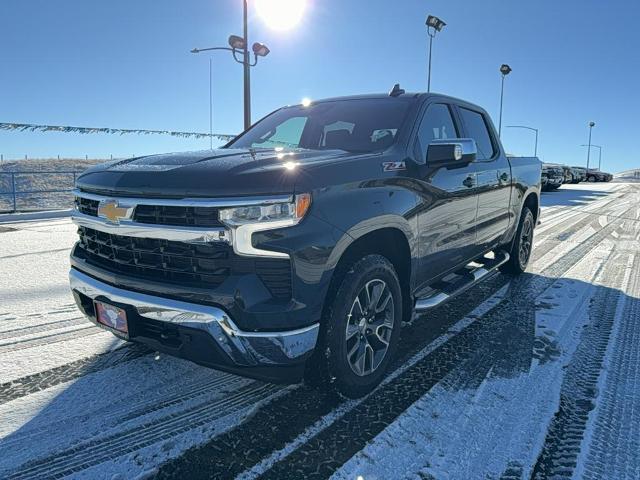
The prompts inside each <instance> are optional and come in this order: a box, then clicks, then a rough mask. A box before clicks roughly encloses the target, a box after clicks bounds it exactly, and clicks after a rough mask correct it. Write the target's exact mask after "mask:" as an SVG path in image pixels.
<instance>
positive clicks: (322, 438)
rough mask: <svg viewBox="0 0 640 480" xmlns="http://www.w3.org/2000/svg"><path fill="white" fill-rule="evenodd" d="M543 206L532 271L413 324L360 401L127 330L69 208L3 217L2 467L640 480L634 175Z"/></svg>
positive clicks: (196, 474) (74, 473)
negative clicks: (89, 291) (87, 285)
mask: <svg viewBox="0 0 640 480" xmlns="http://www.w3.org/2000/svg"><path fill="white" fill-rule="evenodd" d="M542 202H543V216H542V224H541V225H540V226H539V227H538V230H537V233H536V234H537V238H536V247H535V251H534V258H533V262H532V264H531V266H530V268H529V272H528V273H527V274H525V275H523V276H521V277H518V278H510V277H507V276H504V275H500V274H497V275H495V276H494V277H492V278H491V279H489V280H488V281H486V282H484V283H483V284H481V285H479V286H477V287H475V288H474V289H472V290H470V291H469V293H468V294H466V295H465V296H464V297H463V298H461V299H458V300H456V301H454V302H452V303H450V304H448V305H445V306H443V307H440V308H438V309H437V310H435V311H434V312H430V313H429V314H427V315H422V316H420V317H418V318H416V319H415V321H414V322H412V324H411V325H408V326H407V327H406V328H405V329H403V334H402V339H401V341H402V345H403V349H402V350H403V351H402V352H401V353H400V354H399V355H398V358H397V359H396V361H395V363H394V365H393V369H392V370H393V372H392V373H391V375H390V376H389V378H388V379H387V380H386V381H385V382H384V384H383V385H382V386H381V387H379V388H378V389H377V390H376V391H375V392H373V393H372V394H370V395H369V396H368V397H366V398H364V399H361V400H357V401H348V402H343V401H340V400H339V399H336V398H335V397H332V396H331V395H325V394H323V393H321V392H317V391H314V390H312V389H310V388H307V387H304V386H293V387H281V386H273V385H268V384H264V383H261V382H256V381H253V380H247V379H244V378H240V377H237V376H234V375H230V374H224V373H220V372H216V371H213V370H209V369H206V368H203V367H199V366H196V365H194V364H191V363H189V362H185V361H182V360H178V359H174V358H171V357H167V356H157V355H156V354H155V353H154V352H150V351H148V350H146V349H145V348H143V347H139V346H135V345H127V344H124V343H123V342H121V341H119V340H116V339H115V337H113V336H112V335H111V334H109V333H106V332H104V331H102V330H100V329H98V328H96V327H94V326H92V325H91V324H90V323H88V322H87V321H85V320H84V319H83V318H81V316H80V315H79V313H78V312H77V310H76V309H75V305H74V304H73V301H72V298H71V295H70V293H69V291H68V285H67V277H66V276H67V270H68V253H69V250H70V248H71V245H72V244H73V242H74V241H75V233H74V228H73V226H72V225H71V223H70V221H69V220H68V219H56V220H47V221H39V222H28V223H27V222H25V223H20V224H0V478H5V477H6V478H38V479H40V478H62V477H68V478H108V479H114V480H115V479H124V478H135V477H140V478H146V477H151V476H157V477H158V478H234V477H239V478H259V477H260V478H274V479H279V478H328V477H330V476H333V477H335V478H338V479H356V478H358V477H362V478H365V479H372V478H416V479H432V478H435V479H459V478H464V479H473V478H551V477H554V478H557V477H561V478H563V477H564V478H571V477H574V478H593V479H600V478H615V479H623V478H640V456H638V455H637V454H636V452H637V451H639V450H640V445H639V442H640V440H639V439H640V349H638V348H637V346H638V344H639V343H640V322H639V321H638V320H640V318H639V316H640V300H639V298H640V279H639V278H638V273H637V272H638V270H639V267H640V257H638V256H637V252H638V247H639V246H640V223H639V220H640V187H639V186H637V185H629V184H622V183H616V184H614V183H611V184H593V185H586V184H579V185H570V186H563V187H562V188H561V189H560V190H559V191H557V192H551V193H548V194H545V195H543V200H542Z"/></svg>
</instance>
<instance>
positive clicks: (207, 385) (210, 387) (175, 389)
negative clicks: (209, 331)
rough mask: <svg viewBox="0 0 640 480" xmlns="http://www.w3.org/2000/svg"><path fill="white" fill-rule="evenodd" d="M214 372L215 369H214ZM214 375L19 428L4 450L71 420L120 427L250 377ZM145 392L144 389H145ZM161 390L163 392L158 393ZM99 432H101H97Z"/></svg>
mask: <svg viewBox="0 0 640 480" xmlns="http://www.w3.org/2000/svg"><path fill="white" fill-rule="evenodd" d="M212 373H213V372H212ZM214 375H215V377H214V378H206V377H205V378H198V379H197V380H195V381H191V382H187V383H174V384H172V385H169V386H168V387H166V388H164V389H160V392H159V391H158V388H157V386H153V387H151V389H149V390H150V393H151V395H150V396H148V397H145V398H144V399H142V400H138V401H135V402H119V403H116V404H115V405H112V406H110V407H109V409H108V410H104V409H100V411H99V415H96V412H95V411H89V412H85V413H83V414H81V415H71V416H69V417H67V418H65V419H64V420H59V421H57V422H52V423H48V424H46V425H44V426H41V427H38V428H33V429H29V430H27V431H23V430H20V431H19V432H18V433H17V434H13V435H11V436H10V437H8V439H6V440H3V441H2V446H3V448H4V449H5V450H8V448H9V447H10V446H12V445H14V444H21V443H25V442H27V443H28V442H29V441H30V439H32V438H34V439H35V441H37V437H38V436H39V435H42V434H43V433H46V432H47V431H51V430H52V429H54V430H57V431H61V432H62V431H64V429H65V428H66V427H67V426H68V424H69V422H72V423H73V424H76V425H77V424H80V425H84V426H85V427H84V428H85V429H87V428H91V422H92V420H96V419H98V420H99V428H100V430H102V431H104V430H106V429H107V428H113V427H117V426H118V425H121V424H124V423H126V422H128V421H132V420H135V419H137V418H142V417H144V416H146V415H149V414H152V413H155V412H159V411H160V410H163V409H165V408H170V407H175V406H178V405H180V404H185V403H187V402H189V401H190V400H194V399H197V398H198V397H201V396H203V395H207V394H210V393H212V392H220V391H224V390H229V389H233V387H236V386H238V385H239V384H242V383H246V382H247V379H245V378H243V377H239V376H237V375H232V374H222V375H217V374H214ZM142 393H144V392H142ZM159 393H160V395H158V394H159ZM96 433H99V432H96Z"/></svg>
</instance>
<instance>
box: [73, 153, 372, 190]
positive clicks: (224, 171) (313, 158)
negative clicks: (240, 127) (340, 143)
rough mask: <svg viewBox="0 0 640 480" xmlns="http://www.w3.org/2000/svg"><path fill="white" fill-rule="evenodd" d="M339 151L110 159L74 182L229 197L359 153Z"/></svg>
mask: <svg viewBox="0 0 640 480" xmlns="http://www.w3.org/2000/svg"><path fill="white" fill-rule="evenodd" d="M362 156H363V155H360V154H358V155H354V154H353V153H348V152H344V151H342V150H324V151H317V150H275V149H257V150H254V149H251V150H248V149H225V148H223V149H218V150H205V151H201V152H187V153H171V154H163V155H151V156H146V157H138V158H131V159H127V160H120V161H116V162H109V163H105V164H101V165H97V166H95V167H92V168H90V169H89V170H87V171H85V172H83V173H82V175H80V176H79V177H78V180H77V186H78V188H81V189H83V190H86V191H93V192H99V193H105V194H115V195H129V196H151V197H176V198H181V197H233V196H240V195H278V194H292V193H294V192H295V186H296V183H297V182H298V181H299V180H300V178H301V176H305V175H311V173H310V172H311V171H312V170H314V169H316V168H320V167H324V166H327V165H331V164H334V163H337V162H344V161H348V160H350V159H354V158H358V157H362Z"/></svg>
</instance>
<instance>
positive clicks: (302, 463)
mask: <svg viewBox="0 0 640 480" xmlns="http://www.w3.org/2000/svg"><path fill="white" fill-rule="evenodd" d="M619 223H620V221H619V220H616V221H613V222H611V223H610V224H609V225H607V227H605V228H603V229H601V230H600V231H598V232H595V233H594V234H593V235H592V236H591V237H590V238H589V239H588V241H585V242H583V243H581V244H579V245H577V246H576V247H574V248H573V249H572V250H571V251H570V252H569V253H568V254H566V255H565V256H564V257H563V258H562V259H560V260H559V261H558V262H556V263H555V264H553V265H550V266H548V267H547V268H545V269H544V270H543V272H542V274H543V275H545V276H544V277H543V276H536V277H533V278H531V277H528V276H525V277H518V278H515V279H514V280H513V281H512V283H511V286H510V292H509V294H508V295H507V296H506V299H505V300H506V301H503V302H501V303H499V304H498V305H497V306H495V307H494V308H493V309H492V310H490V311H489V312H488V313H487V314H486V315H484V316H483V317H482V322H475V323H473V324H471V325H470V326H469V327H467V328H466V329H465V330H463V331H462V332H461V333H459V334H458V335H457V336H455V337H454V338H452V339H451V340H450V341H449V342H447V343H445V344H444V345H442V346H441V347H439V348H438V349H437V350H436V351H434V352H433V353H432V354H431V355H429V356H427V357H425V358H424V359H423V360H421V361H420V362H418V363H417V364H416V365H415V366H413V367H411V368H410V369H409V370H408V371H407V372H406V373H405V374H403V375H402V376H400V377H399V378H398V379H396V380H394V381H392V382H390V383H389V384H387V385H384V386H383V387H382V388H379V389H378V390H376V391H374V392H373V393H372V394H371V395H370V396H369V397H367V398H366V399H365V400H364V401H363V402H362V403H360V404H359V405H358V407H357V408H355V409H353V410H352V411H351V412H349V413H348V414H346V415H344V416H343V417H342V418H340V419H338V420H336V421H335V422H334V423H333V424H331V425H330V426H329V427H328V428H326V429H324V430H323V431H321V432H320V433H319V434H317V435H316V436H315V437H313V438H312V439H311V440H309V441H308V442H306V443H304V444H303V445H302V446H301V447H300V448H298V449H296V450H294V451H293V452H292V453H291V454H290V455H288V456H287V457H285V458H283V459H281V460H280V461H279V462H277V463H276V464H274V465H273V466H272V467H271V468H270V469H269V470H267V471H266V472H264V473H263V474H262V475H261V476H260V477H259V478H264V479H279V478H283V477H286V476H287V475H293V476H294V477H298V478H327V477H329V476H330V475H331V474H333V473H334V472H335V471H336V470H337V469H338V468H339V467H340V466H341V465H342V464H344V463H345V462H346V461H347V460H349V459H350V458H351V457H352V456H353V455H354V454H355V453H357V452H358V451H360V450H361V449H362V448H363V447H364V446H365V445H366V443H367V442H369V441H370V440H371V439H373V438H374V437H375V436H376V435H378V434H379V433H380V432H381V431H382V430H384V428H386V427H387V426H388V425H389V424H391V423H392V422H393V421H394V420H395V419H396V418H397V417H398V416H400V415H401V414H402V413H403V412H404V411H405V410H406V409H407V408H408V407H409V406H410V405H412V404H413V403H414V402H415V401H416V400H418V399H419V398H421V397H422V396H423V395H424V394H425V393H426V392H427V391H429V390H430V388H431V387H432V386H433V385H435V384H436V383H438V382H439V381H441V380H442V379H443V378H444V376H445V375H446V374H447V373H448V372H450V371H451V370H452V369H453V368H455V367H456V366H459V365H460V363H461V362H464V361H468V360H469V359H470V358H471V357H472V355H473V354H474V352H477V351H481V350H483V349H487V348H491V345H487V344H486V343H484V342H483V341H482V340H480V339H482V338H485V337H487V335H488V333H487V332H491V331H496V330H498V329H502V328H504V327H505V326H506V327H509V324H510V323H511V319H512V316H513V312H514V311H518V309H519V308H522V307H525V308H526V302H527V301H528V302H531V299H532V298H533V299H535V297H537V296H538V295H540V294H542V293H543V292H544V291H545V290H546V289H547V288H549V286H550V285H551V284H552V283H553V282H554V281H555V279H556V278H557V277H559V276H561V275H562V274H564V273H565V272H566V271H568V270H569V269H570V268H571V267H572V266H574V265H575V264H576V263H577V262H579V261H580V260H581V259H582V258H583V257H584V256H585V255H586V254H587V253H588V252H590V251H591V250H593V249H595V248H598V245H599V243H600V242H601V241H602V240H603V239H604V238H606V237H607V236H608V235H610V233H611V232H612V231H614V229H615V228H616V226H617V224H619ZM487 355H490V352H487ZM310 458H313V462H309V459H310Z"/></svg>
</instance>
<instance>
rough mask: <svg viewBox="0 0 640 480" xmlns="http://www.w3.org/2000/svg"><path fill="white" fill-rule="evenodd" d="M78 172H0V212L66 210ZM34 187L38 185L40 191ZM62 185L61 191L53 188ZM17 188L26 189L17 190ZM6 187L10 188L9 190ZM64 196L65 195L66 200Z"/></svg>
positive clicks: (69, 204)
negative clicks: (40, 186) (67, 195)
mask: <svg viewBox="0 0 640 480" xmlns="http://www.w3.org/2000/svg"><path fill="white" fill-rule="evenodd" d="M81 172H82V171H81V170H57V171H56V170H51V171H27V170H24V171H23V170H15V171H6V172H3V171H0V213H15V212H23V211H33V210H55V209H58V208H64V207H65V206H69V207H70V206H71V191H72V190H73V188H74V185H75V183H76V177H77V176H78V174H80V173H81ZM39 176H43V177H45V178H40V177H39ZM34 179H35V180H34ZM66 184H68V186H66ZM34 185H35V186H36V188H34ZM38 185H42V186H43V188H40V189H39V188H37V186H38ZM63 185H65V187H64V188H56V187H62V186H63ZM21 186H25V187H27V188H25V189H21V188H20V187H21ZM3 187H4V188H3ZM6 187H10V190H9V189H8V188H6ZM65 194H69V197H68V199H67V197H66V195H65ZM29 196H30V198H29ZM34 196H35V198H34ZM25 197H26V200H25ZM20 204H22V205H20ZM19 207H21V208H19Z"/></svg>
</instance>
